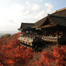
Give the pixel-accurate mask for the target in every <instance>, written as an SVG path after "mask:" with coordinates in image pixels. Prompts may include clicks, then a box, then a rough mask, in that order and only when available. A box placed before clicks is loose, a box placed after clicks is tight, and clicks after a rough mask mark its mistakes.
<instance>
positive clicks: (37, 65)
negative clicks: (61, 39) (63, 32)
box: [0, 33, 66, 66]
mask: <svg viewBox="0 0 66 66" xmlns="http://www.w3.org/2000/svg"><path fill="white" fill-rule="evenodd" d="M19 34H20V33H17V34H14V35H13V36H10V37H8V38H7V37H3V38H0V66H66V45H63V46H61V47H57V46H53V47H50V48H45V49H43V50H42V52H35V51H34V49H31V48H25V47H24V46H22V45H21V46H20V45H19V40H18V39H17V38H18V36H19Z"/></svg>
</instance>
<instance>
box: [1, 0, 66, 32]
mask: <svg viewBox="0 0 66 66" xmlns="http://www.w3.org/2000/svg"><path fill="white" fill-rule="evenodd" d="M65 7H66V0H0V33H15V32H18V30H17V29H18V28H19V27H20V25H21V23H35V22H37V21H38V20H40V19H41V18H43V17H45V16H47V15H48V14H51V13H53V12H55V11H56V10H58V9H61V8H65Z"/></svg>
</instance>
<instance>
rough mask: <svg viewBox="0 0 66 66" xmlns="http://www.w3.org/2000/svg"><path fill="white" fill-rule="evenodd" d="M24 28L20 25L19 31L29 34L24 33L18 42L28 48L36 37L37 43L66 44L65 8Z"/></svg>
mask: <svg viewBox="0 0 66 66" xmlns="http://www.w3.org/2000/svg"><path fill="white" fill-rule="evenodd" d="M26 26H27V27H24V24H21V27H20V29H19V30H21V31H23V30H24V32H25V31H30V32H29V34H26V33H25V34H24V35H21V36H20V37H19V40H20V41H21V42H22V43H24V44H27V45H28V46H33V44H34V43H33V42H34V40H36V39H37V38H36V37H38V38H39V39H38V40H37V42H38V43H40V42H41V41H42V42H43V41H47V42H55V43H66V8H64V9H61V10H58V11H56V12H55V13H52V14H50V15H49V14H48V16H46V17H44V18H43V19H41V20H39V21H37V22H36V23H35V24H30V25H28V24H26ZM28 27H29V28H28ZM37 29H38V30H37ZM39 40H40V41H39ZM35 42H36V41H35ZM37 42H36V43H37ZM35 45H36V44H35Z"/></svg>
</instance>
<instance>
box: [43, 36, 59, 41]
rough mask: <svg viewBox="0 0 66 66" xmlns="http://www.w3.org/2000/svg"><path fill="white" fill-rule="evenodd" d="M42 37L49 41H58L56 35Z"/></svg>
mask: <svg viewBox="0 0 66 66" xmlns="http://www.w3.org/2000/svg"><path fill="white" fill-rule="evenodd" d="M42 39H43V40H44V41H50V42H57V41H58V37H52V36H43V37H42Z"/></svg>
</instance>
